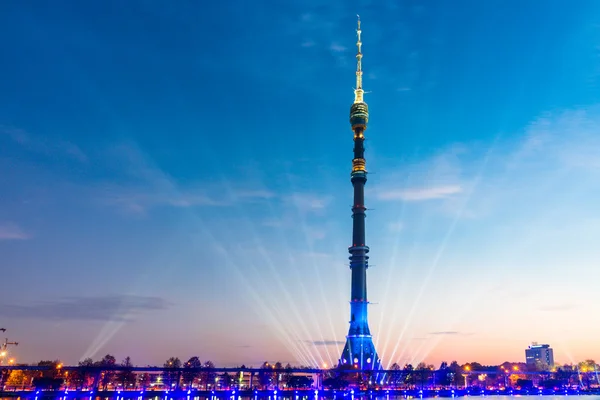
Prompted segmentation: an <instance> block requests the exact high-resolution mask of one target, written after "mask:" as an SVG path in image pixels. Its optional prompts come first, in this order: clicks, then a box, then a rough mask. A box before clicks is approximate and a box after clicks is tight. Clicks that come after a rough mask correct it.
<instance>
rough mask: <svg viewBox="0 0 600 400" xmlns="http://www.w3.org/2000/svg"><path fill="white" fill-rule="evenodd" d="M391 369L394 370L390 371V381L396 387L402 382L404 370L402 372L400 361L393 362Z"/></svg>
mask: <svg viewBox="0 0 600 400" xmlns="http://www.w3.org/2000/svg"><path fill="white" fill-rule="evenodd" d="M390 369H391V370H392V371H393V372H391V373H390V375H389V377H388V382H389V383H390V384H391V385H392V386H394V387H396V386H397V385H398V384H400V383H401V382H402V372H400V365H398V363H393V364H392V366H391V367H390Z"/></svg>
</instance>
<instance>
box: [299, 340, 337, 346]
mask: <svg viewBox="0 0 600 400" xmlns="http://www.w3.org/2000/svg"><path fill="white" fill-rule="evenodd" d="M306 343H308V344H312V345H315V346H334V345H340V344H344V343H345V342H343V341H341V340H307V341H306Z"/></svg>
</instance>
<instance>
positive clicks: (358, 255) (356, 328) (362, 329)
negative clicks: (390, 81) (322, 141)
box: [339, 17, 381, 370]
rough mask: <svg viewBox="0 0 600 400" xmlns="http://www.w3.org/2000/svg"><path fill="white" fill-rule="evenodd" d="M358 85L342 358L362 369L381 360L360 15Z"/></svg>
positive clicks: (352, 114) (345, 363) (343, 362)
mask: <svg viewBox="0 0 600 400" xmlns="http://www.w3.org/2000/svg"><path fill="white" fill-rule="evenodd" d="M356 34H357V36H358V41H357V42H356V47H357V53H356V88H355V89H354V104H352V107H350V124H351V125H352V131H353V132H354V159H353V160H352V173H351V174H350V177H351V178H350V181H351V182H352V186H353V187H354V203H353V206H352V246H350V248H349V249H348V251H349V252H350V270H351V271H352V285H351V295H350V329H349V330H348V336H346V345H345V346H344V350H343V351H342V356H341V357H340V361H339V365H340V366H352V367H354V368H357V369H360V370H379V369H381V360H380V359H379V356H378V355H377V351H376V350H375V346H374V345H373V337H372V336H371V331H370V330H369V321H368V316H367V306H368V304H369V301H368V300H367V268H368V267H369V262H368V260H369V256H367V253H368V252H369V247H368V246H367V245H366V244H365V242H366V241H365V218H366V215H365V210H366V209H367V208H366V207H365V183H367V169H366V161H365V148H364V141H365V136H364V132H365V130H366V129H367V123H368V121H369V107H368V106H367V103H365V102H364V99H363V96H364V93H365V92H364V90H363V87H362V75H363V72H362V56H363V55H362V48H361V47H362V42H361V38H360V34H361V30H360V17H358V29H357V30H356Z"/></svg>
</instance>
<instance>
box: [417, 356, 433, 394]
mask: <svg viewBox="0 0 600 400" xmlns="http://www.w3.org/2000/svg"><path fill="white" fill-rule="evenodd" d="M415 372H416V373H417V377H418V381H419V383H420V384H421V389H423V387H424V386H425V383H426V382H427V380H428V379H429V374H430V373H431V369H430V367H429V366H428V365H427V364H425V363H424V362H420V363H419V364H418V365H417V368H416V369H415Z"/></svg>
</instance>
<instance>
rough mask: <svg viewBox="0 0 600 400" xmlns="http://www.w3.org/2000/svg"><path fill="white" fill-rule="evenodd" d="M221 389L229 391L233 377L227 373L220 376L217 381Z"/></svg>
mask: <svg viewBox="0 0 600 400" xmlns="http://www.w3.org/2000/svg"><path fill="white" fill-rule="evenodd" d="M219 382H220V384H221V387H222V388H225V389H229V388H230V387H231V384H232V383H233V377H232V376H231V375H229V374H228V373H227V372H225V373H224V374H222V375H221V378H220V379H219Z"/></svg>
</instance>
